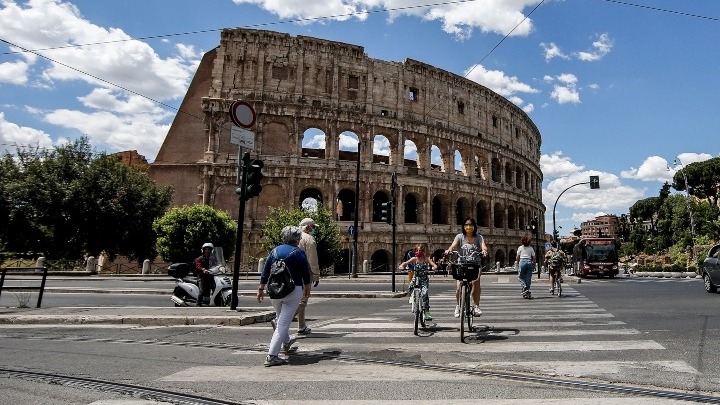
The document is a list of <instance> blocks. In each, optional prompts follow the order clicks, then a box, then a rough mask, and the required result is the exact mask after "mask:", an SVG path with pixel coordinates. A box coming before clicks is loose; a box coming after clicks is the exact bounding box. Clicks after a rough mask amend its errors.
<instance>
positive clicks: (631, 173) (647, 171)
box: [620, 152, 713, 183]
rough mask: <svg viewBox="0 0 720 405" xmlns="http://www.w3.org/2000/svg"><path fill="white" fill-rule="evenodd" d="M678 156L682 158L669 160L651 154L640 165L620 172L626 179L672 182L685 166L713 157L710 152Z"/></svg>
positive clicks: (688, 153) (687, 153)
mask: <svg viewBox="0 0 720 405" xmlns="http://www.w3.org/2000/svg"><path fill="white" fill-rule="evenodd" d="M677 158H678V159H680V160H679V161H675V158H673V161H668V160H666V159H665V158H663V157H660V156H649V157H648V158H646V159H645V161H644V162H642V164H640V167H638V168H634V167H631V168H630V169H629V170H623V171H621V172H620V176H621V177H623V178H626V179H634V180H641V181H658V182H661V183H664V182H666V181H667V182H668V183H672V179H673V176H674V175H675V173H676V172H677V171H678V170H680V169H682V167H683V166H686V165H688V164H690V163H694V162H703V161H705V160H708V159H712V158H713V156H712V155H710V154H708V153H690V152H686V153H681V154H679V155H678V156H677Z"/></svg>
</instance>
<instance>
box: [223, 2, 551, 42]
mask: <svg viewBox="0 0 720 405" xmlns="http://www.w3.org/2000/svg"><path fill="white" fill-rule="evenodd" d="M233 2H234V3H235V4H256V5H258V6H259V7H261V8H263V9H264V10H267V11H269V12H271V13H273V14H275V15H277V16H278V17H279V18H282V19H299V20H300V19H308V21H298V23H300V24H309V23H312V22H314V21H317V20H315V19H317V18H319V17H325V18H323V19H322V20H321V21H327V20H336V21H346V20H349V19H351V18H354V19H357V20H360V21H364V20H365V19H367V17H368V12H370V11H379V10H392V11H389V12H388V21H389V22H390V23H392V21H393V20H394V19H395V18H397V17H399V16H403V15H410V16H415V17H420V18H422V19H424V20H428V21H434V20H438V21H441V22H442V27H443V28H442V29H443V31H445V32H447V33H449V34H452V35H453V36H455V37H456V38H458V39H465V38H468V37H470V36H471V35H472V32H473V30H475V29H479V30H480V31H482V32H493V33H496V34H499V35H503V36H504V35H507V34H508V33H510V32H511V31H512V34H511V35H513V36H527V35H529V34H530V33H531V32H532V31H533V24H532V20H531V19H525V14H524V13H523V11H524V10H525V9H526V8H528V7H533V6H535V5H537V4H538V3H539V2H540V0H513V1H505V0H483V1H468V2H464V3H447V4H433V5H430V6H427V7H418V6H424V5H426V4H428V2H427V1H425V0H326V1H317V0H295V1H278V0H233ZM518 24H519V25H518ZM513 30H514V31H513Z"/></svg>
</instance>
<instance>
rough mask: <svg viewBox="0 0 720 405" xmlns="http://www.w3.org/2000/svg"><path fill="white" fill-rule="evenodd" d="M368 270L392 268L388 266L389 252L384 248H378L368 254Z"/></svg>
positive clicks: (389, 264)
mask: <svg viewBox="0 0 720 405" xmlns="http://www.w3.org/2000/svg"><path fill="white" fill-rule="evenodd" d="M370 264H371V265H370V272H372V273H374V272H381V271H382V272H388V271H391V270H392V269H391V268H390V266H391V265H392V263H390V253H388V251H387V250H385V249H378V250H376V251H374V252H373V254H372V255H371V256H370Z"/></svg>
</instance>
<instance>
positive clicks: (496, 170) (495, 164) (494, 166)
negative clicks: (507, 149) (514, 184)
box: [490, 157, 502, 183]
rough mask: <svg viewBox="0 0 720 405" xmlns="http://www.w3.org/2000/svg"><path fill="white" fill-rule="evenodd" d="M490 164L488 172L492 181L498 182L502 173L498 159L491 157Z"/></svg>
mask: <svg viewBox="0 0 720 405" xmlns="http://www.w3.org/2000/svg"><path fill="white" fill-rule="evenodd" d="M490 165H491V170H490V174H491V176H492V181H494V182H496V183H500V181H501V180H502V173H501V169H502V167H501V166H500V159H498V158H496V157H494V158H492V162H491V163H490Z"/></svg>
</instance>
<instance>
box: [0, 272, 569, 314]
mask: <svg viewBox="0 0 720 405" xmlns="http://www.w3.org/2000/svg"><path fill="white" fill-rule="evenodd" d="M252 277H253V276H251V278H250V279H245V280H240V282H239V283H238V287H239V290H238V296H241V297H254V296H255V294H256V292H257V290H256V285H257V281H256V278H255V280H253V279H252ZM405 277H406V275H405V274H403V273H396V274H395V285H396V292H391V291H387V289H386V287H387V286H389V285H390V283H391V278H392V276H391V274H390V273H388V274H358V277H357V278H350V277H349V276H347V275H345V276H342V275H340V276H330V277H324V278H323V279H322V280H321V286H322V288H319V289H317V290H315V291H313V297H317V298H331V299H332V298H361V299H365V298H385V299H387V298H401V297H404V296H405V291H404V290H403V286H404V285H406V284H404V283H403V280H404V279H405ZM68 278H70V277H61V278H60V277H53V278H52V279H54V280H67V279H68ZM83 278H84V279H91V280H93V281H97V282H99V283H100V284H99V285H98V286H97V287H91V288H89V287H52V286H49V287H46V288H45V293H94V294H98V293H105V294H157V295H167V296H170V294H171V293H172V290H171V289H168V288H164V289H157V288H142V287H138V288H120V289H118V288H112V287H111V286H108V284H110V283H109V282H110V281H112V280H117V279H119V278H120V277H119V276H111V277H103V276H91V277H87V278H86V277H83ZM482 278H483V282H486V283H487V282H489V283H517V274H516V273H483V276H482ZM572 278H574V277H572ZM72 279H75V280H77V279H78V277H72ZM50 280H51V279H50V278H49V279H48V284H49V285H52V283H51V282H50ZM123 280H135V281H140V282H142V281H168V277H167V276H160V275H144V276H131V277H126V278H123ZM454 281H455V280H453V278H452V277H450V276H442V275H434V276H431V283H443V284H445V283H453V282H454ZM566 281H567V282H577V281H575V280H571V278H570V277H568V278H566ZM533 282H534V283H538V282H539V283H547V282H548V280H547V274H543V275H542V277H541V278H539V279H538V278H537V275H535V277H533ZM347 283H354V284H356V285H357V288H356V289H350V290H347V288H345V289H342V288H338V287H337V286H338V285H340V286H346V285H347ZM376 283H382V284H383V287H382V291H380V290H381V288H380V287H379V286H377V285H374V284H376ZM334 285H335V286H336V288H335V289H333V286H334ZM7 290H10V291H12V288H11V287H5V288H3V294H5V293H8V292H9V291H7ZM244 301H245V303H246V304H247V302H248V299H247V298H245V299H244ZM268 302H269V301H268ZM274 317H275V312H274V311H273V310H272V308H269V307H268V305H262V306H260V305H258V306H238V307H237V309H236V310H231V309H230V308H229V307H208V306H202V307H196V306H190V307H171V306H167V307H147V306H145V307H140V306H124V307H57V308H34V307H33V308H17V307H0V325H19V324H25V325H74V324H82V325H91V324H103V325H139V326H178V325H208V326H211V325H214V326H218V325H226V326H242V325H250V324H254V323H262V322H269V321H270V320H271V319H273V318H274Z"/></svg>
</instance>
